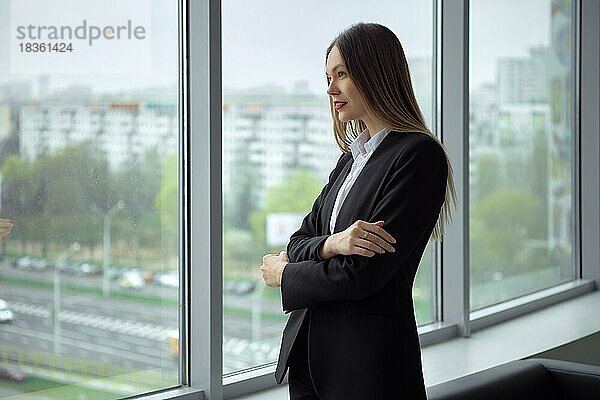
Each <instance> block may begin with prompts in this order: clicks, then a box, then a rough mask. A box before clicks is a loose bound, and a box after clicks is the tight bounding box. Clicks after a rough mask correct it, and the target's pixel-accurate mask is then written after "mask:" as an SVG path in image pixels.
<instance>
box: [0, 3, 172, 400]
mask: <svg viewBox="0 0 600 400" xmlns="http://www.w3.org/2000/svg"><path fill="white" fill-rule="evenodd" d="M177 7H178V5H177V2H176V1H150V0H148V1H144V0H142V1H137V0H136V1H133V0H119V1H116V0H96V1H93V0H88V1H85V2H79V1H71V0H64V1H57V0H54V1H50V0H44V1H38V0H23V1H13V2H5V1H3V2H0V175H1V180H0V192H1V202H0V217H2V218H8V219H10V220H12V222H13V223H14V228H13V229H12V232H10V233H9V234H8V235H7V236H6V237H5V238H4V239H3V240H2V242H1V246H2V247H1V256H0V257H1V261H0V298H1V300H0V317H1V320H2V322H3V323H2V324H0V398H4V397H10V398H11V399H31V398H38V399H92V398H93V399H113V398H117V397H124V396H130V395H134V394H140V393H143V392H148V391H152V390H156V389H160V388H165V387H171V386H175V385H178V384H179V381H178V379H179V378H178V372H179V363H178V355H179V354H178V331H179V316H178V315H179V312H178V292H179V289H178V282H179V280H178V276H179V273H178V263H179V245H178V231H179V228H178V223H179V222H178V192H179V189H178V176H179V174H178V165H179V161H178V157H179V154H178V149H179V118H178V111H177V109H178V103H177V102H178V76H179V70H178V15H177ZM67 11H68V12H67ZM42 28H43V29H42ZM21 33H22V34H21ZM82 37H83V39H82Z"/></svg>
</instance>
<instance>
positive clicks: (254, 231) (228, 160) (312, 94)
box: [222, 0, 434, 375]
mask: <svg viewBox="0 0 600 400" xmlns="http://www.w3.org/2000/svg"><path fill="white" fill-rule="evenodd" d="M432 12H433V9H432V5H431V4H430V3H429V2H423V1H416V0H415V1H403V2H397V1H392V0H387V1H380V2H377V3H374V4H373V5H372V7H369V8H365V7H364V3H363V2H359V1H349V2H345V3H344V5H343V7H342V8H341V9H340V8H339V4H337V3H328V2H321V1H315V0H313V1H302V2H281V1H274V0H272V1H261V2H258V3H253V5H252V7H248V6H247V4H246V2H244V1H241V0H236V1H226V2H223V18H222V20H223V224H224V226H223V229H224V231H223V234H224V237H223V260H224V271H223V276H224V282H223V289H224V298H223V307H224V317H223V324H224V327H223V332H224V333H223V334H224V337H223V372H224V374H226V375H228V374H232V373H234V372H238V371H241V370H244V369H247V368H250V367H255V366H260V365H264V364H267V363H272V362H275V361H277V356H278V354H279V343H280V339H281V333H282V329H283V326H284V325H285V322H286V319H287V315H285V314H283V312H282V309H281V299H280V290H279V289H273V288H268V287H266V286H265V285H264V284H263V282H262V280H261V277H260V271H259V269H258V267H259V266H260V264H261V259H262V256H263V255H264V254H266V253H269V252H277V253H278V252H279V251H281V250H284V249H285V246H286V244H287V242H288V240H289V236H290V235H291V234H292V233H293V232H294V231H296V230H297V229H298V228H299V226H300V222H301V220H302V218H303V217H304V216H305V215H306V213H307V212H308V211H309V210H310V208H311V206H312V203H313V201H314V200H315V198H316V197H317V195H318V194H319V192H320V191H321V188H322V187H323V185H325V183H326V182H327V178H328V176H329V173H330V172H331V170H332V169H333V167H334V166H335V163H336V161H337V159H338V157H339V154H340V150H339V149H338V147H337V145H336V143H335V140H334V138H333V131H332V121H331V115H330V113H329V103H328V98H327V94H326V90H327V85H326V80H325V77H324V68H325V50H326V48H327V46H328V45H329V42H330V41H331V40H332V39H333V38H334V37H335V35H336V34H337V32H339V31H340V30H342V29H344V28H346V27H348V26H350V25H351V24H353V23H356V22H359V21H370V22H378V23H381V24H384V25H386V26H388V27H389V28H390V29H392V30H393V31H394V32H395V33H396V35H398V37H399V38H400V41H401V43H402V45H403V47H404V51H405V53H406V56H407V58H408V62H409V66H410V72H411V78H412V80H413V87H414V89H415V94H416V97H417V101H418V102H419V105H420V107H421V109H422V111H423V113H424V115H425V117H426V121H427V123H428V125H429V126H430V127H431V116H432V112H431V110H432V106H433V104H432V81H431V79H432V67H433V66H432V34H433V26H432V19H433V17H432ZM299 33H301V34H299ZM430 247H431V246H429V247H428V250H427V251H426V253H425V254H424V256H423V260H422V262H421V267H420V270H419V274H418V275H417V277H416V282H415V287H414V298H415V310H416V313H417V319H418V322H419V323H421V324H423V323H427V322H430V321H432V319H433V314H432V313H433V311H432V310H433V308H432V304H433V303H434V302H433V299H432V290H431V275H432V274H431V271H432V268H433V257H432V251H431V248H430Z"/></svg>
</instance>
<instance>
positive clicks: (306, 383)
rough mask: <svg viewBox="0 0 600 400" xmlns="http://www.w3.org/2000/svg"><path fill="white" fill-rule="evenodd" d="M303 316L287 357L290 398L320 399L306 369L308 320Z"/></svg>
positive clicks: (294, 399) (298, 399) (293, 399)
mask: <svg viewBox="0 0 600 400" xmlns="http://www.w3.org/2000/svg"><path fill="white" fill-rule="evenodd" d="M309 318H310V317H308V318H304V321H303V322H302V326H301V327H300V330H299V331H298V336H297V337H296V340H295V341H294V345H293V346H292V350H291V351H290V356H289V358H288V368H289V370H288V386H289V391H290V400H320V398H319V396H317V392H316V391H315V388H314V386H313V382H312V379H311V377H310V371H309V369H308V321H309Z"/></svg>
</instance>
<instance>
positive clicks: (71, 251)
mask: <svg viewBox="0 0 600 400" xmlns="http://www.w3.org/2000/svg"><path fill="white" fill-rule="evenodd" d="M78 251H79V243H77V242H75V243H73V244H72V245H71V246H69V248H68V249H66V250H65V251H63V252H62V253H60V255H59V256H58V257H57V258H56V263H55V264H54V324H53V329H54V353H55V354H59V353H60V320H59V319H58V314H59V313H60V275H59V270H62V269H63V268H62V267H63V264H64V262H65V261H66V260H67V259H69V258H70V257H71V256H72V255H73V254H75V253H77V252H78Z"/></svg>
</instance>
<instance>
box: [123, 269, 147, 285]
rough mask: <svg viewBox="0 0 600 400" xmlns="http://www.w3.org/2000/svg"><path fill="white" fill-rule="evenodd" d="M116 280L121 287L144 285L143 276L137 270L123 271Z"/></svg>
mask: <svg viewBox="0 0 600 400" xmlns="http://www.w3.org/2000/svg"><path fill="white" fill-rule="evenodd" d="M117 282H118V283H119V286H120V287H122V288H123V289H141V288H142V287H144V277H143V276H142V274H141V273H140V271H139V270H128V271H124V272H123V275H122V276H121V277H120V278H119V280H118V281H117Z"/></svg>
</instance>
